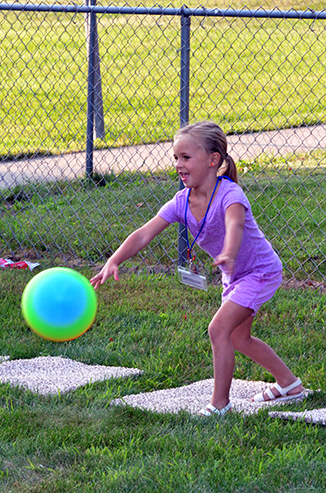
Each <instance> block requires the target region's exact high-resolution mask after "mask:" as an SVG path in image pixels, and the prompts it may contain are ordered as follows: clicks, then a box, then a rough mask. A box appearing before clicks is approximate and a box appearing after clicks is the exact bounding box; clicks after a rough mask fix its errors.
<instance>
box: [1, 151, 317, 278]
mask: <svg viewBox="0 0 326 493" xmlns="http://www.w3.org/2000/svg"><path fill="white" fill-rule="evenodd" d="M325 156H326V155H325V152H324V151H315V152H314V153H308V154H302V155H300V156H295V155H294V156H292V157H291V158H290V157H289V158H288V159H286V160H285V159H284V158H275V159H272V160H271V158H270V157H268V158H265V159H263V157H261V158H260V159H258V160H255V161H253V162H246V163H245V162H241V163H239V165H238V168H239V172H240V179H241V186H242V187H243V189H244V191H245V193H246V194H247V196H248V198H249V200H250V202H251V205H252V209H253V213H254V216H255V217H256V219H257V221H258V224H259V226H260V227H261V229H262V230H263V232H264V233H265V235H266V236H267V238H268V239H269V240H270V241H271V242H272V244H273V246H274V248H275V249H276V250H277V252H278V253H279V254H280V257H281V258H282V261H283V265H284V273H285V275H286V276H287V277H293V276H294V277H296V278H297V279H304V280H306V279H307V277H308V276H310V279H312V280H313V281H317V282H320V281H323V280H324V278H325V276H326V260H325V259H326V242H325V234H326V230H325V212H324V210H325V192H326V188H325V187H326V180H325V171H324V170H325V168H324V165H325ZM244 170H245V171H246V172H244ZM95 178H96V177H95ZM102 178H103V177H102ZM104 178H106V179H107V181H106V183H103V182H102V185H103V184H104V185H105V186H98V184H97V183H96V182H94V183H91V184H90V183H88V182H87V181H86V180H83V179H81V180H76V181H73V182H54V183H35V184H33V183H31V184H30V185H24V186H21V187H20V186H18V187H16V188H14V189H11V190H6V189H4V190H2V192H1V193H2V196H1V197H0V228H1V230H2V238H1V242H0V247H1V249H0V251H1V255H2V256H5V255H10V252H16V254H17V255H23V256H24V255H26V254H28V255H30V256H31V257H34V258H43V259H44V260H45V259H48V260H47V261H49V259H52V262H53V261H56V262H59V263H60V262H62V261H66V260H69V259H79V260H81V261H88V262H89V261H90V262H99V261H100V262H103V260H104V258H106V257H108V256H109V255H111V254H112V253H113V251H115V249H116V248H117V247H118V246H119V245H120V244H121V242H122V241H123V240H124V239H125V238H126V236H127V235H128V234H130V233H131V232H132V231H133V230H134V229H136V228H137V227H139V226H141V225H142V224H143V223H144V222H145V221H147V220H148V219H150V218H151V217H153V215H155V214H156V212H157V211H158V210H159V208H160V207H161V205H162V204H163V203H165V202H166V201H167V200H168V199H170V198H172V197H173V195H174V194H175V192H176V190H177V187H178V180H177V174H176V172H175V171H171V172H168V173H158V174H155V173H154V174H148V173H143V174H142V173H138V172H137V173H123V174H122V175H120V176H118V177H115V176H114V175H108V176H106V177H104ZM11 255H12V253H11ZM176 258H177V226H176V225H172V226H170V228H168V229H167V230H166V231H165V232H164V233H163V234H162V235H160V236H159V237H158V238H156V239H155V240H153V242H152V243H151V245H150V246H149V247H148V248H146V249H145V250H144V251H143V252H141V254H140V255H139V256H137V257H135V258H134V259H132V263H131V262H129V263H126V267H127V268H132V267H135V266H137V265H138V266H139V265H140V262H142V264H143V266H144V264H145V265H147V266H161V268H162V269H164V268H165V269H171V266H172V265H173V261H174V260H175V259H176ZM198 258H199V259H200V261H201V263H202V264H203V266H204V265H206V267H205V268H206V272H207V274H208V275H209V276H210V279H211V280H212V273H211V272H210V270H211V269H210V260H209V258H208V256H207V255H206V254H205V253H204V252H201V253H200V254H199V255H198ZM55 259H56V260H55Z"/></svg>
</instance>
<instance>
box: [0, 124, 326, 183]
mask: <svg viewBox="0 0 326 493" xmlns="http://www.w3.org/2000/svg"><path fill="white" fill-rule="evenodd" d="M228 144H229V149H228V152H229V154H230V155H231V156H232V157H233V158H234V159H235V161H236V162H237V161H239V160H242V159H243V160H249V161H250V160H252V159H254V158H255V157H256V156H258V155H259V154H261V153H265V154H268V155H271V156H280V155H281V156H286V155H289V154H293V153H298V152H311V151H312V150H314V149H316V148H321V149H326V125H316V126H312V127H301V128H294V129H285V130H274V131H269V132H257V133H248V134H241V135H230V136H228ZM85 163H86V153H85V152H78V153H71V154H64V155H59V156H51V157H40V158H36V159H23V160H20V161H9V162H5V163H1V164H0V187H2V188H4V187H12V186H14V185H17V184H22V183H24V182H28V181H45V180H47V181H49V180H50V181H52V180H53V181H54V180H58V179H73V178H76V177H81V176H84V175H85ZM172 167H173V159H172V143H171V142H167V143H158V144H149V145H138V146H129V147H122V148H117V149H104V150H99V151H95V152H94V171H97V172H99V173H110V172H114V173H115V174H118V173H121V172H122V171H130V170H139V171H149V170H150V171H154V170H155V171H157V170H165V169H169V168H172Z"/></svg>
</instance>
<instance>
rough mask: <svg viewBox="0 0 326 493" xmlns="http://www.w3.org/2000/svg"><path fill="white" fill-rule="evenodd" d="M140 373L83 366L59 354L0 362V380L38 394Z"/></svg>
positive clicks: (62, 390) (113, 368) (112, 367)
mask: <svg viewBox="0 0 326 493" xmlns="http://www.w3.org/2000/svg"><path fill="white" fill-rule="evenodd" d="M142 373H143V372H142V371H141V370H138V369H137V368H122V367H120V366H101V365H86V364H84V363H80V362H78V361H74V360H71V359H69V358H62V357H61V356H41V357H39V358H32V359H19V360H12V361H4V362H3V363H1V364H0V382H1V383H6V382H9V383H10V385H19V386H20V387H23V388H24V389H29V390H30V391H31V392H34V393H39V394H41V395H47V394H58V393H59V392H60V393H64V392H69V391H71V390H76V389H77V388H78V387H82V386H83V385H87V384H88V383H91V382H92V383H93V382H97V381H101V380H108V379H110V378H122V377H130V376H138V375H141V374H142Z"/></svg>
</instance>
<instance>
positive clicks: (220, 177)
mask: <svg viewBox="0 0 326 493" xmlns="http://www.w3.org/2000/svg"><path fill="white" fill-rule="evenodd" d="M222 178H226V179H227V180H229V181H231V182H232V181H233V180H231V178H229V177H228V176H225V175H223V176H218V177H217V181H216V185H215V187H214V190H213V193H212V196H211V198H210V201H209V203H208V206H207V209H206V213H205V216H204V220H203V223H202V225H201V227H200V230H199V231H198V233H197V235H196V238H195V239H194V241H193V242H192V244H191V246H190V243H189V237H188V226H187V211H188V205H189V196H190V192H191V188H189V190H188V195H187V202H186V209H185V229H186V241H187V247H188V249H187V252H188V258H189V260H190V261H192V260H195V258H196V255H194V258H192V257H191V252H192V247H193V246H194V244H195V243H196V241H197V239H198V237H199V235H200V233H201V232H202V231H203V229H204V225H205V222H206V218H207V214H208V211H209V208H210V206H211V203H212V200H213V197H214V193H215V191H216V188H217V185H218V183H219V182H220V180H222Z"/></svg>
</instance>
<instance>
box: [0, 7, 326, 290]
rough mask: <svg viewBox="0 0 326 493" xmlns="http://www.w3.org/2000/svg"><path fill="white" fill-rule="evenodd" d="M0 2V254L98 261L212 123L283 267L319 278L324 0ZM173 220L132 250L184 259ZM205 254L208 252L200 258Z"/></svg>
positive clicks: (170, 187)
mask: <svg viewBox="0 0 326 493" xmlns="http://www.w3.org/2000/svg"><path fill="white" fill-rule="evenodd" d="M92 3H93V2H92V1H90V2H86V4H85V5H79V6H78V5H58V4H53V5H45V4H42V5H33V4H19V3H15V4H12V5H9V4H0V18H1V23H0V26H1V27H0V34H1V47H2V48H1V63H0V70H1V79H2V81H4V83H3V84H2V86H1V101H2V104H1V108H0V115H1V134H2V142H1V143H0V158H1V161H0V230H1V243H0V253H1V256H23V257H26V256H30V257H32V258H33V257H38V258H39V257H42V256H43V257H47V258H49V259H52V261H53V262H54V261H55V259H56V258H59V259H60V261H61V262H62V261H64V262H68V261H69V260H70V259H84V260H86V261H87V262H97V261H103V260H104V259H105V257H106V256H108V255H110V253H111V252H112V251H113V250H114V249H115V248H116V247H117V246H118V245H119V244H120V243H121V242H122V241H123V239H124V238H125V236H126V235H127V234H128V233H130V231H131V230H133V229H134V228H135V227H137V226H139V225H141V224H142V223H144V222H145V221H146V220H148V219H149V218H150V217H151V216H152V215H153V214H155V212H156V211H157V210H158V208H159V207H160V205H162V204H163V203H164V202H165V201H166V200H167V199H168V198H170V197H171V196H172V195H173V194H174V193H175V191H176V189H177V188H178V180H177V177H176V174H175V173H174V171H173V163H172V155H171V140H172V138H173V134H174V133H175V131H176V130H177V128H178V127H179V126H180V125H183V124H185V123H188V121H195V120H199V119H203V118H206V119H213V120H215V121H216V122H217V123H218V124H220V126H221V127H222V128H223V129H224V131H225V132H226V133H227V134H228V141H229V146H230V150H229V153H230V154H232V155H233V156H234V157H235V159H236V160H237V161H238V169H239V172H240V178H241V184H242V186H243V187H244V189H245V192H246V194H247V195H248V197H249V199H250V201H251V203H252V207H253V210H254V213H255V215H256V217H257V219H258V222H259V224H260V226H261V228H262V229H263V231H264V232H265V234H266V235H267V237H268V238H269V239H270V240H271V241H272V243H273V245H274V247H275V248H276V249H277V250H278V252H279V254H280V256H281V258H282V260H283V263H284V268H285V272H286V274H287V277H288V278H289V279H291V278H298V279H305V280H306V279H308V280H312V281H313V282H315V281H317V282H325V279H326V241H325V238H326V232H325V209H326V208H325V175H326V171H325V170H326V168H325V165H326V150H325V149H326V125H325V120H326V108H325V100H326V98H325V92H326V90H325V89H326V70H325V69H326V64H325V61H324V60H325V45H326V44H325V42H326V34H325V33H326V30H325V19H326V12H325V11H313V10H311V9H308V10H305V11H295V10H290V11H284V10H281V9H277V8H275V9H273V10H264V9H263V8H260V9H257V10H248V9H232V8H228V9H204V8H202V7H200V8H195V9H191V8H187V7H180V8H172V7H166V8H164V7H157V6H155V7H150V8H147V7H144V6H137V7H130V6H122V7H118V6H112V5H110V6H99V5H98V6H97V5H92ZM183 233H184V231H183V227H182V226H180V228H179V235H177V234H176V229H175V228H174V227H171V228H170V229H169V230H168V231H167V232H166V233H165V234H163V235H162V236H161V237H160V238H159V239H157V240H155V241H154V242H153V245H151V246H150V247H149V248H148V249H146V250H145V252H142V254H140V255H139V256H138V257H137V258H136V259H134V261H133V265H142V264H145V265H147V266H151V267H153V268H154V269H157V268H159V267H162V268H165V267H166V266H168V265H171V262H174V261H175V259H176V257H177V244H176V242H177V238H178V236H179V248H178V250H179V256H178V260H179V262H182V261H183V260H184V252H185V244H184V240H183ZM201 260H202V263H203V264H204V265H205V264H207V265H208V259H207V258H206V257H205V256H204V255H201Z"/></svg>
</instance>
